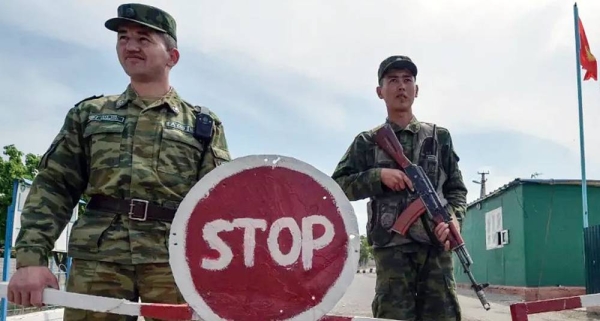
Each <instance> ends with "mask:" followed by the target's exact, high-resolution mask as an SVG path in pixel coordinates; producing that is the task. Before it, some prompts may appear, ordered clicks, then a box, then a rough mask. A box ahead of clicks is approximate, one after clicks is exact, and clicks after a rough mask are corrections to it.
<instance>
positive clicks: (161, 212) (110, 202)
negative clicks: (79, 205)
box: [86, 195, 177, 222]
mask: <svg viewBox="0 0 600 321" xmlns="http://www.w3.org/2000/svg"><path fill="white" fill-rule="evenodd" d="M86 209H90V210H98V211H106V212H112V213H117V214H122V215H127V216H128V217H129V219H131V220H136V221H146V220H157V221H166V222H172V221H173V218H174V217H175V213H176V212H177V210H176V209H172V208H166V207H163V206H159V205H155V204H152V203H150V202H149V201H147V200H142V199H135V198H134V199H129V200H124V199H120V198H112V197H108V196H104V195H94V196H92V197H91V199H90V201H89V202H88V204H87V206H86Z"/></svg>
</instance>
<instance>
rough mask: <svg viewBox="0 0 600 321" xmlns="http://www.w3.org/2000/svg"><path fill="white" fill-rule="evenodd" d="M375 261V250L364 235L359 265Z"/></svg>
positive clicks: (361, 239) (361, 240)
mask: <svg viewBox="0 0 600 321" xmlns="http://www.w3.org/2000/svg"><path fill="white" fill-rule="evenodd" d="M371 259H373V248H372V247H371V246H369V243H368V242H367V237H366V236H364V235H361V236H360V258H359V261H358V264H359V265H360V266H363V265H365V264H367V263H368V262H369V260H371Z"/></svg>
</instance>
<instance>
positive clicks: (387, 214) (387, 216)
mask: <svg viewBox="0 0 600 321" xmlns="http://www.w3.org/2000/svg"><path fill="white" fill-rule="evenodd" d="M369 203H370V209H371V213H369V218H368V223H367V227H368V229H367V237H368V238H369V239H370V240H371V242H372V245H374V246H377V247H383V246H386V245H387V244H389V243H390V242H391V241H392V238H393V237H394V235H395V232H393V231H392V230H391V228H392V227H393V226H394V223H395V222H396V220H397V219H398V215H400V213H401V212H402V211H403V210H404V208H406V202H405V197H402V196H399V195H397V194H390V195H388V196H383V197H378V198H376V199H374V200H372V201H370V202H369Z"/></svg>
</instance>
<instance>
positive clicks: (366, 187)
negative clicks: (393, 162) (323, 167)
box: [331, 133, 383, 201]
mask: <svg viewBox="0 0 600 321" xmlns="http://www.w3.org/2000/svg"><path fill="white" fill-rule="evenodd" d="M370 145H371V144H370V143H369V140H368V138H367V134H366V133H361V134H359V135H358V136H356V137H355V138H354V141H353V142H352V144H351V145H350V146H349V147H348V149H347V150H346V153H345V154H344V156H342V159H341V160H340V161H339V163H338V164H337V167H336V168H335V170H334V171H333V174H332V176H331V177H332V178H333V179H334V180H335V181H336V182H337V183H338V184H339V185H340V187H341V188H342V190H343V191H344V193H345V194H346V196H347V197H348V199H349V200H350V201H357V200H361V199H364V198H368V197H371V196H375V195H377V194H380V193H382V192H383V185H382V183H381V168H370V167H369V164H368V161H367V154H368V153H369V151H370V150H372V148H371V146H370Z"/></svg>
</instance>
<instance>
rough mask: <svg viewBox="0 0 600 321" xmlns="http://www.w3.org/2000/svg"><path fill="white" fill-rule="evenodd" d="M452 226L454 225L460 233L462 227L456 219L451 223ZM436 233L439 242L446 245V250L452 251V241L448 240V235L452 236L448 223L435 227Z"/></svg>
mask: <svg viewBox="0 0 600 321" xmlns="http://www.w3.org/2000/svg"><path fill="white" fill-rule="evenodd" d="M450 224H454V227H456V231H458V232H460V226H459V225H458V223H457V222H456V220H455V219H454V218H453V219H452V221H450ZM434 233H435V236H436V237H437V238H438V240H439V241H440V242H441V243H442V244H444V250H446V251H448V250H450V241H449V240H448V235H449V234H450V227H449V226H448V223H444V222H442V223H440V224H438V225H437V226H436V227H435V230H434Z"/></svg>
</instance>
